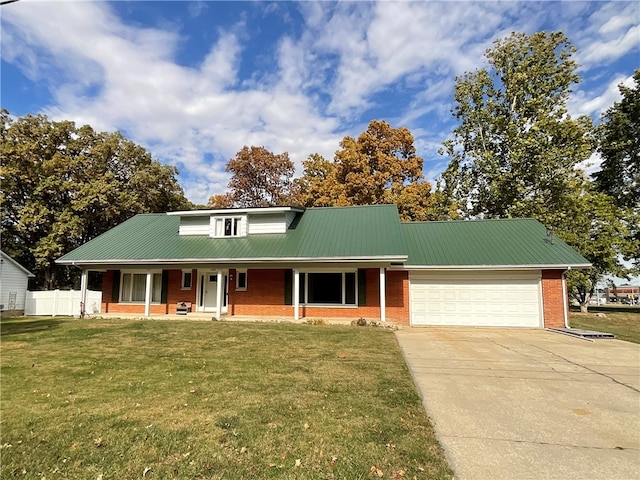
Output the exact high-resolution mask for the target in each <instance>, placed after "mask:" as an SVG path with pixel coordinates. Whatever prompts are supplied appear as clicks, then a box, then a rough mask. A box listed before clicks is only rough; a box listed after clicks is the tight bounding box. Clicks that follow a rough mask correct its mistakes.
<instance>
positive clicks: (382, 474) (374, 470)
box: [371, 466, 384, 478]
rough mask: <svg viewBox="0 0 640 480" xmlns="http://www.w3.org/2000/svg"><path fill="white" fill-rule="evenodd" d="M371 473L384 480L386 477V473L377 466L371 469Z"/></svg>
mask: <svg viewBox="0 0 640 480" xmlns="http://www.w3.org/2000/svg"><path fill="white" fill-rule="evenodd" d="M371 473H373V474H374V475H376V476H377V477H378V478H382V477H383V476H384V472H383V471H382V470H380V469H379V468H378V467H376V466H372V467H371Z"/></svg>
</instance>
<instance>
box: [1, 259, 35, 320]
mask: <svg viewBox="0 0 640 480" xmlns="http://www.w3.org/2000/svg"><path fill="white" fill-rule="evenodd" d="M34 276H35V275H34V274H33V273H31V272H30V271H29V270H27V269H26V268H24V267H23V266H22V265H20V264H19V263H18V262H16V261H15V260H14V259H13V258H11V257H10V256H9V255H7V254H6V253H4V252H0V311H2V312H11V313H12V314H22V313H24V304H25V299H26V296H27V286H28V283H29V278H32V277H34Z"/></svg>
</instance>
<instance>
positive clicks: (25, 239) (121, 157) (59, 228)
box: [0, 110, 191, 288]
mask: <svg viewBox="0 0 640 480" xmlns="http://www.w3.org/2000/svg"><path fill="white" fill-rule="evenodd" d="M0 116H1V125H0V154H1V156H2V166H1V167H0V181H2V192H1V193H0V201H1V202H2V215H1V217H0V225H1V228H2V249H3V250H5V251H6V252H7V253H9V254H10V255H11V256H13V257H14V258H16V259H17V260H19V261H20V262H21V263H22V264H23V265H25V266H26V267H28V268H29V269H32V270H33V271H34V273H36V276H37V283H38V285H39V286H42V287H44V288H53V287H58V286H67V285H70V284H72V282H73V278H72V276H73V274H74V272H71V271H69V270H67V269H65V268H64V267H59V266H57V265H56V264H55V263H54V261H55V259H56V258H58V257H60V256H61V255H63V254H65V253H67V252H69V251H70V250H72V249H73V248H76V247H78V246H79V245H81V244H83V243H85V242H87V241H89V240H91V239H92V238H95V237H96V236H98V235H100V234H101V233H103V232H105V231H106V230H108V229H110V228H112V227H113V226H115V225H117V224H118V223H121V222H123V221H124V220H126V219H127V218H129V217H131V216H133V215H135V214H137V213H145V212H163V211H168V210H176V209H186V208H190V207H191V204H190V202H189V201H188V200H187V199H186V198H185V196H184V193H183V191H182V188H181V187H180V185H179V184H178V182H177V180H176V175H177V173H178V172H177V170H176V168H175V167H172V166H168V165H162V164H160V163H159V162H158V161H155V160H153V159H152V158H151V154H150V153H149V152H147V151H146V150H145V149H144V148H143V147H141V146H139V145H136V144H135V143H133V142H131V141H129V140H127V139H125V138H124V137H123V136H122V135H121V134H120V133H118V132H115V133H105V132H96V131H95V130H93V129H92V128H91V127H90V126H88V125H84V126H81V127H76V125H75V124H74V123H73V122H70V121H61V122H56V121H51V120H49V119H48V118H47V117H46V116H44V115H36V116H32V115H27V116H25V117H20V118H17V119H12V118H11V116H10V115H9V113H8V112H7V111H6V110H3V111H2V112H1V114H0ZM75 273H77V272H75Z"/></svg>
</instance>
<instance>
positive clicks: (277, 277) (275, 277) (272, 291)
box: [228, 268, 409, 325]
mask: <svg viewBox="0 0 640 480" xmlns="http://www.w3.org/2000/svg"><path fill="white" fill-rule="evenodd" d="M229 274H230V277H233V278H234V280H233V281H230V284H229V310H228V313H229V315H255V316H282V317H286V318H293V306H292V305H285V304H284V297H285V292H284V289H285V270H257V269H254V270H251V269H250V270H248V272H247V290H246V291H241V292H238V291H236V290H235V271H234V270H230V271H229ZM379 279H380V270H379V269H377V268H370V269H367V271H366V285H367V286H366V288H367V290H366V305H364V306H357V307H313V306H300V310H299V313H300V318H361V317H363V318H366V319H371V320H377V319H379V318H380V283H379ZM408 291H409V276H408V274H407V272H387V284H386V297H387V320H389V321H393V322H398V323H402V324H405V325H408V324H409V294H408Z"/></svg>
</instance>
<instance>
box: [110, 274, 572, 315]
mask: <svg viewBox="0 0 640 480" xmlns="http://www.w3.org/2000/svg"><path fill="white" fill-rule="evenodd" d="M167 273H168V282H167V286H168V289H167V292H166V298H167V303H161V304H152V305H151V306H150V311H151V314H154V315H162V314H175V313H176V304H177V303H178V302H191V303H192V304H193V311H195V310H196V298H197V296H196V291H197V286H198V281H197V270H193V271H192V285H191V289H189V290H183V289H182V288H181V283H182V270H168V271H167ZM228 275H229V287H228V306H227V314H228V315H231V316H233V315H242V316H256V317H261V316H265V317H282V318H293V316H294V312H293V306H292V305H287V304H286V302H285V285H286V280H285V276H286V270H284V269H249V270H248V271H247V289H246V290H244V291H237V290H236V275H237V272H236V270H235V269H230V270H229V273H228ZM386 275H387V276H386V289H385V292H386V318H387V320H388V321H390V322H394V323H398V324H401V325H409V274H408V272H406V271H398V270H389V271H387V274H386ZM113 276H114V271H112V270H109V271H107V272H106V273H105V274H104V276H103V283H102V299H103V303H102V312H105V313H134V314H140V315H143V314H144V305H143V304H140V303H137V304H133V303H118V302H113V301H112V298H113V293H112V292H113ZM562 276H563V271H562V270H543V271H542V303H543V315H544V326H545V327H547V328H562V327H564V321H565V311H566V304H565V302H566V293H565V291H564V284H563V281H562ZM365 278H366V281H365V283H366V302H365V305H359V306H345V307H315V306H305V305H300V309H299V314H300V318H354V319H356V318H361V317H362V318H366V319H369V320H377V319H379V318H380V270H379V269H378V268H369V269H366V274H365ZM116 297H117V295H116Z"/></svg>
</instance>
